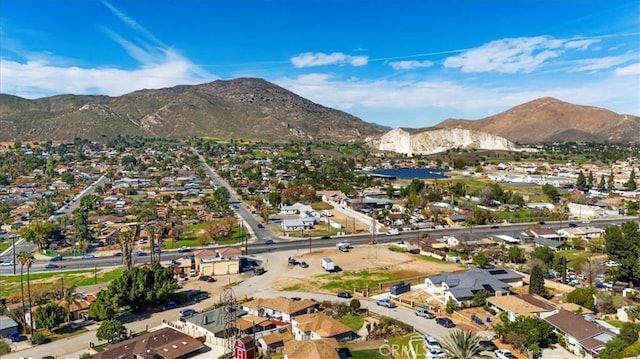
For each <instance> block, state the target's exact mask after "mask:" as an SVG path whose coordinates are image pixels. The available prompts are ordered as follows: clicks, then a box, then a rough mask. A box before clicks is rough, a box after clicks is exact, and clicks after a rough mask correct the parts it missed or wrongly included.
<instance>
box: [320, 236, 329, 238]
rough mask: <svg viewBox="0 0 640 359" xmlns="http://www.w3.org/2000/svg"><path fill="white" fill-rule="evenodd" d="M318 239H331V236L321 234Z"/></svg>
mask: <svg viewBox="0 0 640 359" xmlns="http://www.w3.org/2000/svg"><path fill="white" fill-rule="evenodd" d="M320 239H331V236H322V237H320Z"/></svg>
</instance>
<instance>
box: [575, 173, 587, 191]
mask: <svg viewBox="0 0 640 359" xmlns="http://www.w3.org/2000/svg"><path fill="white" fill-rule="evenodd" d="M576 187H578V189H580V190H583V191H584V190H585V189H587V178H586V177H585V176H584V173H582V170H580V172H578V179H577V180H576Z"/></svg>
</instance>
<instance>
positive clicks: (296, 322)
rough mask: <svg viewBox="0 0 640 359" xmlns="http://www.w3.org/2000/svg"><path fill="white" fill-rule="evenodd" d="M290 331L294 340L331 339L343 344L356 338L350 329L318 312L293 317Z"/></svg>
mask: <svg viewBox="0 0 640 359" xmlns="http://www.w3.org/2000/svg"><path fill="white" fill-rule="evenodd" d="M291 330H292V331H293V335H294V337H295V338H296V340H317V339H327V338H333V339H335V340H337V341H339V342H343V341H349V340H353V339H354V338H355V337H356V334H355V333H354V332H353V331H352V330H351V328H349V327H348V326H346V325H345V324H343V323H341V322H339V321H337V320H336V319H333V318H331V317H330V316H328V315H326V314H324V313H320V312H318V313H310V314H303V315H298V316H296V317H294V318H293V319H292V320H291Z"/></svg>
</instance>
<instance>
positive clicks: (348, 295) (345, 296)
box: [338, 292, 352, 298]
mask: <svg viewBox="0 0 640 359" xmlns="http://www.w3.org/2000/svg"><path fill="white" fill-rule="evenodd" d="M338 297H339V298H351V297H352V295H351V293H349V292H340V293H338Z"/></svg>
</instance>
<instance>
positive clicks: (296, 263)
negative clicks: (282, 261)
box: [288, 257, 300, 266]
mask: <svg viewBox="0 0 640 359" xmlns="http://www.w3.org/2000/svg"><path fill="white" fill-rule="evenodd" d="M288 262H289V265H290V266H297V265H298V264H300V263H299V262H298V261H297V260H296V259H295V258H293V257H289V259H288Z"/></svg>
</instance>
